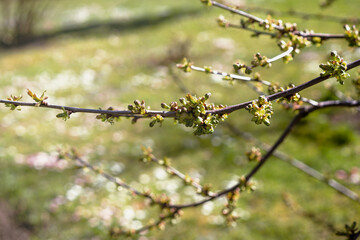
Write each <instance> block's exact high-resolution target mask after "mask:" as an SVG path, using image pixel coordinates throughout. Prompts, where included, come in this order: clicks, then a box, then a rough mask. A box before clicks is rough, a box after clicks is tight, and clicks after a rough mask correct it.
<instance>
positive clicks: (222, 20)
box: [216, 15, 229, 28]
mask: <svg viewBox="0 0 360 240" xmlns="http://www.w3.org/2000/svg"><path fill="white" fill-rule="evenodd" d="M216 22H217V23H218V25H219V26H220V27H223V28H227V27H228V26H229V21H228V20H226V18H225V17H224V16H223V15H220V16H219V17H218V18H217V19H216Z"/></svg>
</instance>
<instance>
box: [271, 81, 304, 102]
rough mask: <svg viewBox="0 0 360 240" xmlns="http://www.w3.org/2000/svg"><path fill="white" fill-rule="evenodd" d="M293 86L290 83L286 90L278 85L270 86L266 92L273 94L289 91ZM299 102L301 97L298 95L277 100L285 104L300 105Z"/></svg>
mask: <svg viewBox="0 0 360 240" xmlns="http://www.w3.org/2000/svg"><path fill="white" fill-rule="evenodd" d="M294 87H295V85H294V84H292V83H290V84H289V85H288V86H286V88H283V87H280V86H279V84H272V85H270V86H269V87H268V92H269V94H275V93H278V92H284V91H286V90H289V89H291V88H294ZM300 100H301V96H300V94H299V93H294V94H292V95H289V96H286V97H282V98H279V99H278V100H277V102H278V103H279V102H286V103H300Z"/></svg>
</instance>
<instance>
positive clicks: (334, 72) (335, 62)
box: [319, 51, 350, 85]
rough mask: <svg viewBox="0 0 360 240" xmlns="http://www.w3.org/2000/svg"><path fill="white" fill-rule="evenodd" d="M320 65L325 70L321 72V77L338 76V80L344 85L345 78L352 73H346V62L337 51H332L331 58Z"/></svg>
mask: <svg viewBox="0 0 360 240" xmlns="http://www.w3.org/2000/svg"><path fill="white" fill-rule="evenodd" d="M319 67H320V68H321V69H322V70H324V72H322V73H320V76H321V77H326V76H330V77H336V80H337V81H338V82H339V83H340V84H341V85H343V84H344V79H346V78H347V77H349V76H350V75H349V74H348V73H346V69H347V66H346V62H345V61H344V59H343V58H342V57H340V56H339V55H338V54H337V52H336V51H332V52H331V54H330V60H329V61H328V62H327V63H325V64H320V65H319Z"/></svg>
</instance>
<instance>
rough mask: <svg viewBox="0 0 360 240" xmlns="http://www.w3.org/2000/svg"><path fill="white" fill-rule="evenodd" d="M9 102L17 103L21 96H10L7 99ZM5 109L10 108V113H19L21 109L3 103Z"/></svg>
mask: <svg viewBox="0 0 360 240" xmlns="http://www.w3.org/2000/svg"><path fill="white" fill-rule="evenodd" d="M7 99H8V100H9V101H15V102H18V101H20V100H21V99H22V96H21V95H20V96H13V95H10V97H8V98H7ZM5 107H8V108H10V110H11V111H14V110H15V109H16V110H18V111H21V107H20V106H18V105H15V104H12V103H5Z"/></svg>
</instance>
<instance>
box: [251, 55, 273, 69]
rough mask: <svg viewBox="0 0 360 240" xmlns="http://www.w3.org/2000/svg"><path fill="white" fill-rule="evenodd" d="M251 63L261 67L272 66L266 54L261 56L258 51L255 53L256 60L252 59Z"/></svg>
mask: <svg viewBox="0 0 360 240" xmlns="http://www.w3.org/2000/svg"><path fill="white" fill-rule="evenodd" d="M251 64H252V65H253V66H254V67H257V66H260V67H268V68H269V67H271V63H269V62H268V58H267V57H266V56H261V54H260V53H256V54H255V55H254V60H253V61H251Z"/></svg>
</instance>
